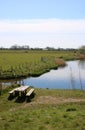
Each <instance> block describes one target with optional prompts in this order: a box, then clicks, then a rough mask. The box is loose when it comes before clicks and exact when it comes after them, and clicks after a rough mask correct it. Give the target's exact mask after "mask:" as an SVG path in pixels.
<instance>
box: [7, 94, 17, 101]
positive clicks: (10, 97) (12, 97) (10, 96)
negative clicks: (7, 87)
mask: <svg viewBox="0 0 85 130" xmlns="http://www.w3.org/2000/svg"><path fill="white" fill-rule="evenodd" d="M17 96H18V94H17V93H16V94H14V95H13V94H10V95H9V97H8V100H13V99H14V98H16V97H17Z"/></svg>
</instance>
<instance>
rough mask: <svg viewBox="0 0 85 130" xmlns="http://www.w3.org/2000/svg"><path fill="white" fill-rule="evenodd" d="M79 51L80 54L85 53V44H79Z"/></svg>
mask: <svg viewBox="0 0 85 130" xmlns="http://www.w3.org/2000/svg"><path fill="white" fill-rule="evenodd" d="M79 52H80V53H81V54H85V45H83V46H81V47H80V48H79Z"/></svg>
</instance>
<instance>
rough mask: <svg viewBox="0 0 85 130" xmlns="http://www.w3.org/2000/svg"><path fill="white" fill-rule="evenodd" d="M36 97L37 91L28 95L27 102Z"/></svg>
mask: <svg viewBox="0 0 85 130" xmlns="http://www.w3.org/2000/svg"><path fill="white" fill-rule="evenodd" d="M34 97H35V93H32V94H31V96H27V97H26V102H31V100H32V99H33V98H34Z"/></svg>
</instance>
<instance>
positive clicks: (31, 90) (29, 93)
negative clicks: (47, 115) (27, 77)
mask: <svg viewBox="0 0 85 130" xmlns="http://www.w3.org/2000/svg"><path fill="white" fill-rule="evenodd" d="M33 92H34V88H31V89H30V90H29V92H28V93H27V94H26V96H27V97H29V96H31V94H33Z"/></svg>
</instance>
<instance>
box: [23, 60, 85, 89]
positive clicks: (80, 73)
mask: <svg viewBox="0 0 85 130" xmlns="http://www.w3.org/2000/svg"><path fill="white" fill-rule="evenodd" d="M23 83H24V85H30V86H34V87H36V88H49V89H83V90H85V61H69V62H67V66H66V67H63V68H58V70H51V71H50V72H48V73H45V74H43V75H41V76H39V77H30V78H26V79H24V80H23Z"/></svg>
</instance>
